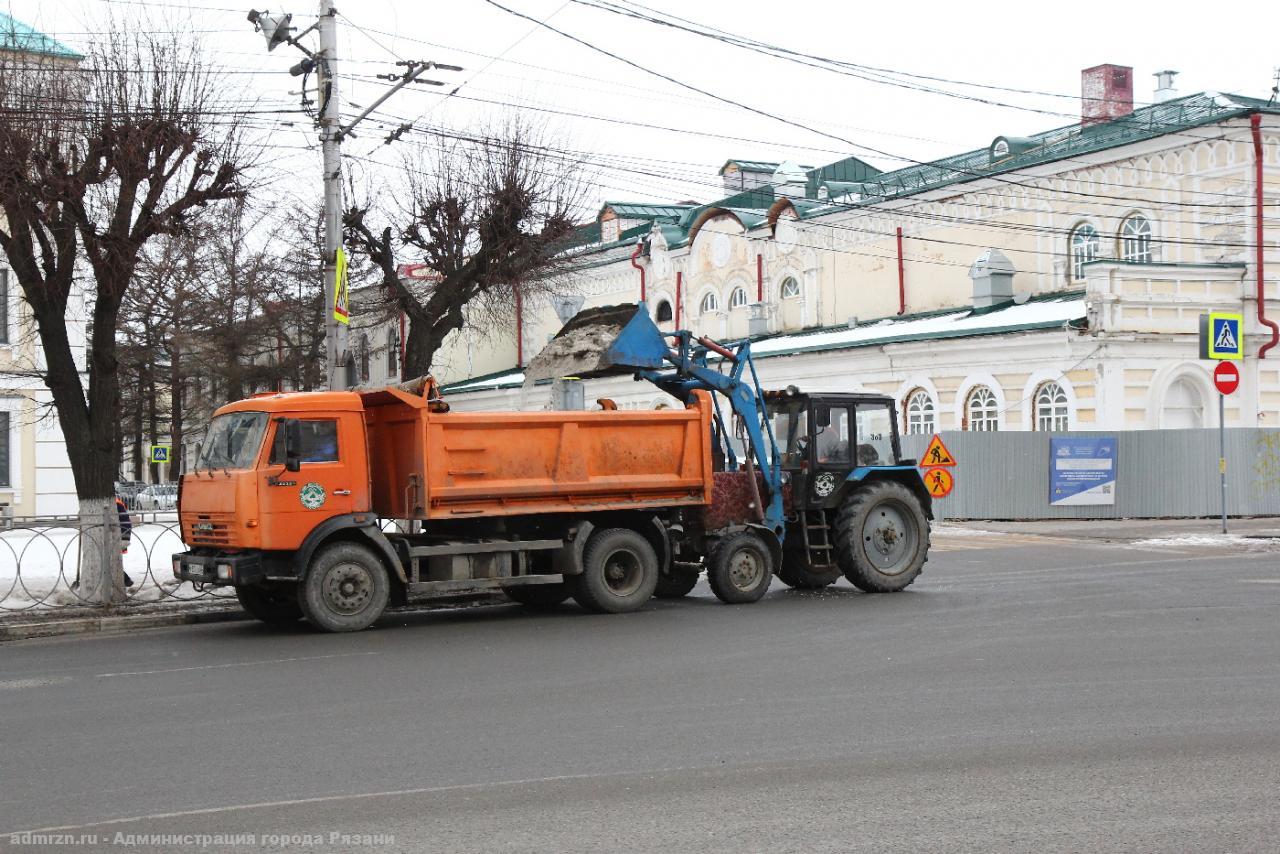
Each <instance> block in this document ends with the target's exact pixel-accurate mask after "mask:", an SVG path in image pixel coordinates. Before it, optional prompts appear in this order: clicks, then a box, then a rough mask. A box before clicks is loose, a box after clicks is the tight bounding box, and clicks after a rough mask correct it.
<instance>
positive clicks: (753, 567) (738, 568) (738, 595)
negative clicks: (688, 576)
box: [707, 531, 773, 605]
mask: <svg viewBox="0 0 1280 854" xmlns="http://www.w3.org/2000/svg"><path fill="white" fill-rule="evenodd" d="M772 580H773V558H772V556H771V555H770V554H769V547H768V546H767V545H765V543H764V540H762V539H760V536H759V535H758V534H756V533H755V532H754V531H739V532H738V533H736V534H730V535H729V536H727V537H725V538H724V539H722V540H721V541H720V542H719V543H717V544H716V547H715V548H714V549H713V550H712V552H711V554H710V556H708V558H707V583H708V584H710V585H711V592H712V593H714V594H716V598H717V599H719V600H720V601H721V602H724V603H726V604H728V605H743V604H746V603H748V602H758V601H759V600H760V599H761V598H762V597H763V596H764V594H765V593H766V592H767V591H768V590H769V582H771V581H772Z"/></svg>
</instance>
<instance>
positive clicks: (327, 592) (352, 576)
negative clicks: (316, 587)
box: [324, 564, 372, 614]
mask: <svg viewBox="0 0 1280 854" xmlns="http://www.w3.org/2000/svg"><path fill="white" fill-rule="evenodd" d="M371 587H372V584H371V579H370V578H369V573H368V571H367V570H366V569H365V568H364V567H361V566H356V565H354V564H340V565H339V566H335V567H334V568H333V569H331V570H329V572H328V573H327V574H326V575H325V579H324V598H325V602H326V604H328V606H329V607H330V608H332V609H333V610H334V611H337V612H338V613H340V614H356V613H359V612H360V611H361V610H363V609H364V607H365V605H366V604H367V603H368V601H369V596H370V589H371Z"/></svg>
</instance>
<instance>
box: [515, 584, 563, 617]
mask: <svg viewBox="0 0 1280 854" xmlns="http://www.w3.org/2000/svg"><path fill="white" fill-rule="evenodd" d="M502 592H503V593H505V594H507V597H508V598H510V599H511V600H513V601H515V602H519V603H520V604H521V605H524V606H525V607H526V608H534V609H539V610H540V609H544V608H554V607H555V606H557V605H559V604H560V603H561V602H563V601H564V600H566V599H568V598H569V586H568V585H567V584H565V583H564V582H563V581H560V582H557V583H555V584H513V585H511V586H510V587H504V588H502Z"/></svg>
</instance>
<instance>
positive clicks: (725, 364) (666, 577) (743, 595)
mask: <svg viewBox="0 0 1280 854" xmlns="http://www.w3.org/2000/svg"><path fill="white" fill-rule="evenodd" d="M623 372H625V373H632V374H634V376H635V378H636V379H637V380H647V381H649V382H651V383H653V384H654V385H656V386H657V387H658V388H660V389H662V390H663V391H665V392H666V393H668V394H670V395H671V396H673V397H675V398H676V399H678V400H681V401H685V402H687V401H688V400H689V399H690V397H691V396H692V393H693V392H694V391H695V390H706V391H710V392H713V400H715V402H716V413H715V419H714V426H713V430H714V432H715V436H714V440H715V441H714V442H713V448H715V464H716V465H715V469H716V471H715V484H714V494H713V499H712V502H711V504H710V505H709V506H707V507H705V508H700V509H698V510H697V511H691V512H689V513H688V514H686V516H685V517H684V518H683V519H682V520H681V524H680V525H679V526H677V527H678V529H673V530H672V531H671V532H670V536H671V540H672V543H673V546H674V560H673V561H671V563H670V565H669V566H667V567H664V568H663V575H662V578H661V580H660V581H659V584H658V589H657V592H656V595H657V596H659V597H674V596H682V595H684V594H685V593H688V592H689V591H690V590H691V589H692V588H693V586H694V584H696V583H697V579H698V576H699V574H700V573H701V572H702V571H704V570H705V572H706V574H707V580H708V583H709V584H710V586H711V589H712V591H713V592H714V593H715V594H716V596H718V597H719V598H720V599H721V600H723V601H725V602H732V603H741V602H753V601H755V600H757V599H759V598H760V597H762V596H763V595H764V593H765V591H766V590H767V589H768V587H769V583H770V581H771V579H772V577H773V576H774V575H776V576H777V577H778V578H779V579H781V580H782V581H783V582H784V583H786V584H787V585H789V586H791V587H796V588H801V589H810V590H812V589H819V588H822V587H825V586H827V585H829V584H831V583H833V582H835V581H836V580H837V579H838V578H839V577H840V576H841V575H843V576H844V577H845V578H847V579H848V580H849V581H850V583H852V584H853V585H854V586H855V587H857V588H858V589H860V590H863V591H865V592H868V593H891V592H896V591H899V590H903V589H904V588H906V587H907V586H908V585H910V584H911V583H912V582H913V581H915V579H916V577H917V576H918V575H919V574H920V572H921V570H922V569H923V567H924V564H925V561H926V560H928V555H929V520H930V519H932V518H933V512H932V498H931V496H930V495H929V492H928V490H926V489H925V485H924V482H923V481H922V480H921V477H920V473H919V470H918V469H917V468H916V461H915V460H904V459H902V454H901V450H900V448H899V442H898V431H897V418H896V414H895V411H894V404H893V400H892V398H889V397H886V396H883V395H878V394H861V393H852V392H825V391H824V392H817V391H814V392H805V391H802V390H800V389H798V388H796V387H795V386H788V387H787V388H786V389H783V390H779V391H774V390H769V391H766V390H764V389H763V388H762V387H761V385H760V380H759V377H758V376H757V374H756V369H755V365H754V363H753V362H752V360H751V342H750V341H746V340H743V341H736V342H732V343H729V344H720V343H717V342H715V341H712V340H710V339H709V338H706V337H700V338H695V337H694V336H693V334H692V333H691V332H688V331H686V330H680V331H676V332H668V333H664V332H662V331H661V330H659V329H658V327H657V326H656V325H655V324H654V322H653V320H652V319H651V318H650V317H649V313H648V311H646V310H645V308H644V306H643V305H641V306H638V307H637V306H634V305H623V306H605V307H601V308H592V309H586V310H584V311H582V312H580V313H579V314H578V315H577V316H576V317H574V318H573V319H572V320H570V321H569V322H568V323H567V324H566V325H565V326H564V328H563V329H562V330H561V331H560V332H559V334H557V335H556V337H555V338H554V339H552V341H551V342H550V343H549V344H548V345H547V347H546V349H544V350H543V351H542V352H541V353H539V354H538V356H537V357H536V358H534V359H533V360H532V362H531V363H530V365H529V368H528V369H527V370H526V380H527V381H533V380H538V379H554V378H557V377H576V378H587V377H596V376H604V375H609V374H617V373H623ZM722 401H723V402H724V403H726V404H727V407H722V406H721V402H722ZM726 410H727V411H726Z"/></svg>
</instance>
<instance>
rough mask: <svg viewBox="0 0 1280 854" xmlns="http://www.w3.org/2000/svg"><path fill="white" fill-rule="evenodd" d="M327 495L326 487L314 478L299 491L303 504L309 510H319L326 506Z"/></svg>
mask: <svg viewBox="0 0 1280 854" xmlns="http://www.w3.org/2000/svg"><path fill="white" fill-rule="evenodd" d="M327 497H328V496H326V495H325V492H324V487H323V486H321V485H320V484H318V483H316V482H315V481H314V480H313V481H311V482H310V483H308V484H307V485H306V486H304V487H302V489H301V490H300V491H299V492H298V498H300V499H301V500H302V506H303V507H305V508H307V509H308V510H319V509H320V508H321V507H323V506H324V500H325V498H327Z"/></svg>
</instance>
